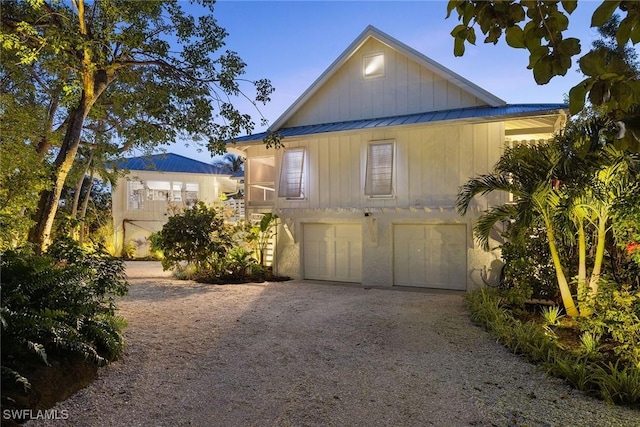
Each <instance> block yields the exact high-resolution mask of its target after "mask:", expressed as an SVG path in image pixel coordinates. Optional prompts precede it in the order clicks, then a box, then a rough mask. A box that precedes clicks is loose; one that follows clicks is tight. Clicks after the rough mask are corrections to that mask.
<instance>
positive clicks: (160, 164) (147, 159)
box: [118, 153, 229, 175]
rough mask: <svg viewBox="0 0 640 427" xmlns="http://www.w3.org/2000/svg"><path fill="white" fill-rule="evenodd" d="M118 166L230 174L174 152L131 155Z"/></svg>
mask: <svg viewBox="0 0 640 427" xmlns="http://www.w3.org/2000/svg"><path fill="white" fill-rule="evenodd" d="M118 167H119V168H122V169H128V170H149V171H159V172H183V173H201V174H212V175H229V173H228V172H227V171H225V170H223V169H222V168H220V167H218V166H214V165H210V164H208V163H204V162H200V161H198V160H193V159H190V158H188V157H184V156H181V155H179V154H174V153H165V154H153V155H150V156H140V157H130V158H126V159H122V160H121V161H120V162H118Z"/></svg>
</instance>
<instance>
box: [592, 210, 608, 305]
mask: <svg viewBox="0 0 640 427" xmlns="http://www.w3.org/2000/svg"><path fill="white" fill-rule="evenodd" d="M608 221H609V216H608V215H601V216H600V218H599V219H598V244H597V246H596V256H595V258H594V260H593V270H592V271H591V279H590V280H589V288H590V289H589V299H591V300H592V299H593V298H595V297H596V295H597V294H598V282H599V281H600V272H601V270H602V261H603V259H604V250H605V243H606V238H607V222H608Z"/></svg>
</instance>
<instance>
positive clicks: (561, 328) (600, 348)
mask: <svg viewBox="0 0 640 427" xmlns="http://www.w3.org/2000/svg"><path fill="white" fill-rule="evenodd" d="M601 288H604V289H605V291H604V293H607V292H608V291H606V289H608V287H607V286H606V285H604V286H602V287H601ZM509 292H512V291H511V290H498V289H492V288H483V289H478V290H475V291H472V292H469V293H468V294H467V298H466V302H467V307H468V309H469V311H470V316H471V319H472V320H473V321H474V322H475V323H478V324H480V325H481V326H483V327H484V328H485V329H487V330H488V331H489V332H490V333H491V334H492V335H494V336H495V337H496V339H497V340H498V341H499V342H500V343H502V344H503V345H505V347H507V348H509V349H510V350H511V351H513V352H514V353H517V354H521V355H523V356H524V357H526V358H527V359H528V360H529V361H531V362H534V363H540V364H541V365H542V366H543V367H544V368H545V369H546V371H547V372H548V373H549V374H550V375H554V376H557V377H560V378H564V379H565V380H566V381H567V382H568V383H569V384H571V385H572V386H573V387H575V388H577V389H579V390H581V391H584V392H585V393H588V394H590V395H594V396H597V397H600V398H602V399H603V400H605V401H607V402H609V403H612V404H620V405H628V406H631V407H636V408H640V366H639V365H638V364H636V363H630V360H629V355H633V354H635V353H634V351H633V350H634V348H637V347H638V345H637V344H632V343H630V340H629V339H627V342H628V343H629V345H618V348H619V350H618V351H617V352H616V351H610V349H611V341H612V340H611V339H608V338H607V334H609V335H610V338H611V337H613V332H611V331H609V332H607V331H608V328H607V327H605V326H602V325H600V324H603V323H606V322H604V321H602V322H597V324H595V325H590V324H580V325H579V327H576V324H575V322H574V321H572V320H571V319H570V318H562V319H556V320H557V321H559V323H558V324H557V325H556V326H550V325H548V324H547V322H545V321H544V320H542V319H536V318H535V317H532V316H531V314H529V315H527V316H526V318H525V317H520V316H518V315H517V314H516V313H519V310H515V311H514V310H512V307H510V306H509V305H508V301H509V300H510V299H511V298H510V297H508V296H507V295H506V294H508V293H509ZM612 298H613V299H614V300H615V296H614V297H612ZM620 298H622V300H624V301H621V300H620ZM607 301H608V300H607ZM607 301H605V302H602V303H601V304H603V305H604V304H605V303H607ZM629 302H630V301H629V296H626V297H619V298H618V301H617V302H616V301H608V304H609V307H610V311H611V313H612V314H611V317H612V318H614V319H615V320H609V322H611V323H614V322H615V321H617V322H622V324H623V325H624V326H622V327H620V329H625V330H628V329H632V330H633V331H634V333H635V328H634V327H633V326H632V325H634V324H635V325H637V324H638V323H637V321H635V320H633V319H634V317H633V315H631V314H629V311H630V308H629V307H631V306H632V305H633V304H629ZM634 302H635V301H634ZM619 305H623V306H624V307H626V308H625V309H620V308H617V309H615V308H614V306H619ZM635 306H637V304H635ZM613 312H617V313H618V316H616V315H614V314H613ZM620 318H623V319H624V320H621V319H620ZM583 320H584V319H582V318H581V320H580V322H582V321H583ZM586 320H588V319H586ZM565 321H566V322H567V323H564V322H565ZM618 324H620V323H618ZM598 330H602V331H605V332H604V333H603V335H598V334H597V331H598ZM581 331H582V333H581ZM556 332H557V333H556ZM627 334H629V332H627ZM616 336H618V335H616ZM633 336H634V335H633Z"/></svg>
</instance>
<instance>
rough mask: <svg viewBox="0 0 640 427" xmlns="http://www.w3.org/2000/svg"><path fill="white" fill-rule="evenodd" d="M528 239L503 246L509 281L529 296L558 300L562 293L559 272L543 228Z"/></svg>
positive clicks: (533, 231)
mask: <svg viewBox="0 0 640 427" xmlns="http://www.w3.org/2000/svg"><path fill="white" fill-rule="evenodd" d="M529 236H530V238H529V239H527V241H526V242H524V243H521V244H516V243H513V242H510V241H508V242H506V243H505V244H503V245H502V247H501V249H502V258H503V260H504V262H505V269H504V274H505V282H506V284H507V285H508V286H509V287H512V288H515V289H518V290H519V291H520V293H521V294H524V295H525V296H528V298H536V299H550V300H555V299H556V298H557V295H558V285H557V283H556V273H555V269H554V267H553V262H552V261H551V254H550V253H549V244H548V242H547V237H546V235H545V234H544V232H543V231H542V230H531V232H530V234H529Z"/></svg>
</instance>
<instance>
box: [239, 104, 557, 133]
mask: <svg viewBox="0 0 640 427" xmlns="http://www.w3.org/2000/svg"><path fill="white" fill-rule="evenodd" d="M567 108H569V106H568V105H567V104H506V105H503V106H498V107H491V106H481V107H467V108H456V109H452V110H441V111H429V112H426V113H416V114H404V115H399V116H389V117H379V118H375V119H363V120H350V121H344V122H335V123H323V124H317V125H306V126H295V127H289V128H283V129H279V130H278V133H280V135H282V136H283V137H292V136H301V135H311V134H318V133H325V132H339V131H348V130H357V129H370V128H376V127H388V126H401V125H411V124H420V123H430V122H441V121H447V120H473V119H483V120H491V119H495V120H504V119H506V118H517V117H519V116H530V115H532V114H534V115H547V114H557V113H558V110H566V109H567ZM267 134H268V132H263V133H259V134H255V135H247V136H243V137H239V138H236V139H235V140H234V142H251V141H262V139H263V138H264V137H266V136H267Z"/></svg>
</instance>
